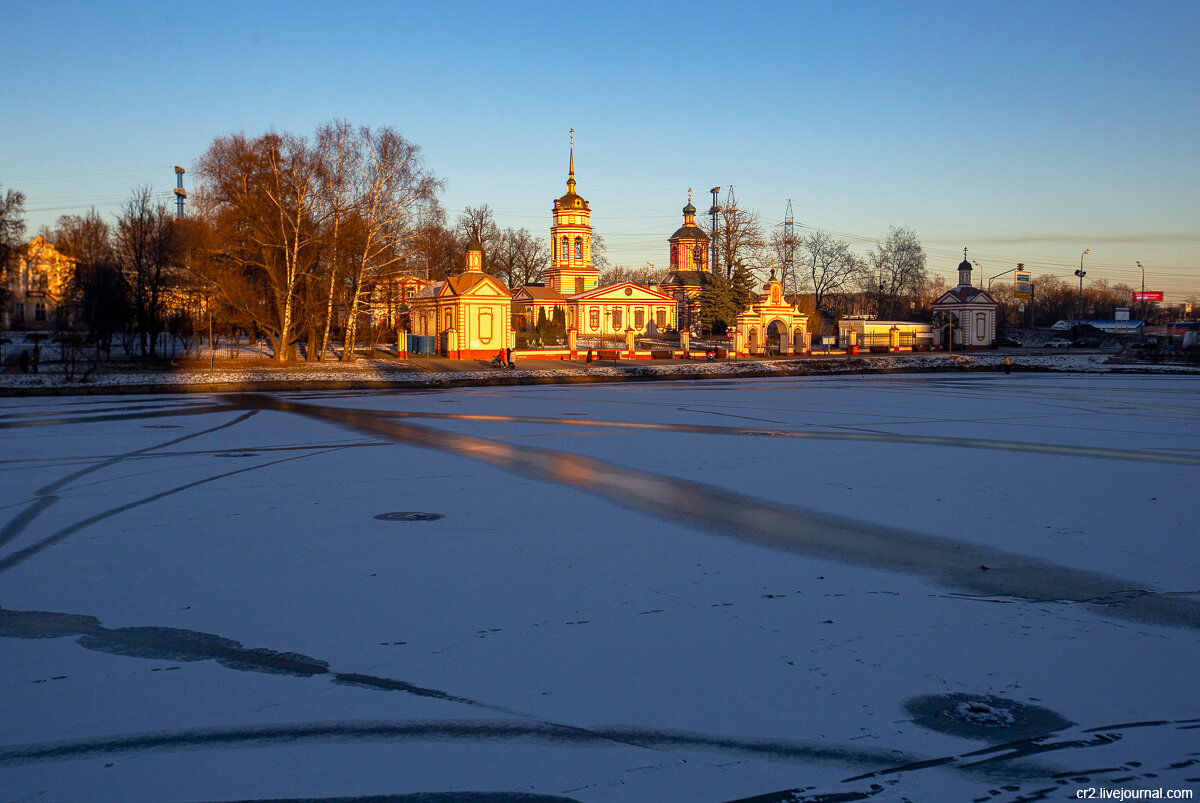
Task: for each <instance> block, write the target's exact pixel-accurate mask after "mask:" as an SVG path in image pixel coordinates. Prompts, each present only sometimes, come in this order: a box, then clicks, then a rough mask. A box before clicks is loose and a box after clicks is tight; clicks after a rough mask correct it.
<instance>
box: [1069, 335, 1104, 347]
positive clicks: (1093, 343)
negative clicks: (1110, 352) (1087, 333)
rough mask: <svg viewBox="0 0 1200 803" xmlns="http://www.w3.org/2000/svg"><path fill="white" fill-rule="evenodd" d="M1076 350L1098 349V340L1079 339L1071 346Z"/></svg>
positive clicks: (1089, 338) (1091, 338)
mask: <svg viewBox="0 0 1200 803" xmlns="http://www.w3.org/2000/svg"><path fill="white" fill-rule="evenodd" d="M1071 345H1072V346H1075V347H1076V348H1081V349H1098V348H1100V338H1098V337H1081V338H1079V339H1078V340H1076V341H1075V342H1074V343H1072V344H1071Z"/></svg>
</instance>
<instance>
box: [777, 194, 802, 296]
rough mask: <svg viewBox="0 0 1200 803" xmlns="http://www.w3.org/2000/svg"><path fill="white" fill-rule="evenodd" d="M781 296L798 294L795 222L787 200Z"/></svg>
mask: <svg viewBox="0 0 1200 803" xmlns="http://www.w3.org/2000/svg"><path fill="white" fill-rule="evenodd" d="M781 256H782V257H783V295H784V298H786V297H787V295H788V293H791V294H792V295H793V296H794V295H797V294H799V292H800V286H799V283H798V282H797V281H796V221H795V219H794V218H793V217H792V199H791V198H788V204H787V211H786V212H784V214H783V253H782V254H781Z"/></svg>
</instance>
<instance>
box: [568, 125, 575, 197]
mask: <svg viewBox="0 0 1200 803" xmlns="http://www.w3.org/2000/svg"><path fill="white" fill-rule="evenodd" d="M567 192H575V129H574V128H572V129H571V169H570V172H568V173H567Z"/></svg>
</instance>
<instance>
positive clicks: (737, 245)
mask: <svg viewBox="0 0 1200 803" xmlns="http://www.w3.org/2000/svg"><path fill="white" fill-rule="evenodd" d="M766 245H767V240H766V237H765V235H764V234H763V226H762V220H761V219H760V218H759V216H758V213H757V212H751V211H749V210H748V209H742V208H741V207H739V206H738V201H737V197H736V196H735V195H734V194H733V187H730V188H729V190H728V191H727V192H726V193H725V204H724V206H723V207H722V208H721V217H720V221H719V226H718V228H717V249H718V256H719V258H720V259H721V260H722V264H723V265H724V266H725V278H726V279H729V280H730V281H732V280H733V274H734V270H735V268H736V267H737V266H738V265H742V266H743V267H745V268H746V269H748V270H749V271H751V272H754V271H757V270H761V269H762V266H763V262H764V251H765V248H766ZM713 269H714V270H716V269H717V267H716V266H715V265H714V266H713Z"/></svg>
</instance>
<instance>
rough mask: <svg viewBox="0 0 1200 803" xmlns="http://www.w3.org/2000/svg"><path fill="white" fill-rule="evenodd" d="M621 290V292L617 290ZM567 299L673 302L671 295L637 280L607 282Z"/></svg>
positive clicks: (636, 302)
mask: <svg viewBox="0 0 1200 803" xmlns="http://www.w3.org/2000/svg"><path fill="white" fill-rule="evenodd" d="M618 291H623V292H618ZM567 300H568V301H602V300H608V301H610V302H611V301H624V302H626V303H633V304H643V303H646V302H651V303H660V302H674V301H675V299H674V297H672V296H669V295H667V294H666V293H664V292H662V291H661V290H653V289H651V288H649V287H646V286H645V285H641V284H638V283H637V282H618V283H617V284H608V285H605V286H604V287H593V288H592V289H591V290H585V291H583V292H582V293H576V294H575V295H573V296H571V297H570V298H568V299H567Z"/></svg>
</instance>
